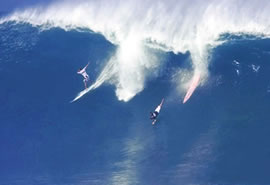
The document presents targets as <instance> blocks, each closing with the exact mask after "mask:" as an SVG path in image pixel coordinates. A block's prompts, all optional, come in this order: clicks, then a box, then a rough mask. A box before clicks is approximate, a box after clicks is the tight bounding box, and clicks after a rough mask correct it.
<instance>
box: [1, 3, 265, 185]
mask: <svg viewBox="0 0 270 185" xmlns="http://www.w3.org/2000/svg"><path fill="white" fill-rule="evenodd" d="M196 2H197V3H202V4H204V3H203V2H200V1H196ZM231 2H238V3H234V4H233V5H228V4H227V3H226V2H225V1H224V2H223V5H228V6H230V7H231V6H236V7H239V6H240V5H241V2H242V3H243V1H231ZM262 2H263V3H265V4H264V5H265V9H264V8H263V10H265V11H266V10H267V5H268V4H267V2H264V1H262ZM262 2H260V3H258V5H256V6H255V5H254V6H253V7H250V10H248V12H249V11H252V12H255V14H256V11H255V10H257V8H258V7H260V8H262V4H263V3H262ZM102 3H103V2H101V5H103V4H102ZM68 4H69V3H68ZM131 4H132V3H131ZM250 4H252V5H253V3H252V2H251V1H248V2H247V5H245V6H244V7H243V10H242V11H241V12H242V13H243V12H245V10H246V9H245V8H248V7H249V6H251V5H250ZM60 5H62V4H61V3H60ZM60 5H59V6H58V7H62V6H60ZM126 5H127V6H128V4H126ZM132 5H133V4H132ZM214 5H215V3H214V4H212V5H211V6H210V5H209V7H208V8H206V10H208V11H207V12H210V10H213V9H211V7H212V6H214ZM81 6H82V5H81ZM89 6H90V5H89ZM149 6H150V5H149ZM52 7H53V5H51V7H49V8H48V9H47V10H46V11H45V13H42V12H41V15H39V16H40V19H36V18H37V17H35V16H36V14H37V13H35V11H34V10H35V9H32V10H29V9H28V10H25V11H24V12H23V13H22V12H16V13H14V14H11V15H10V16H9V17H5V18H4V19H2V20H4V21H2V23H1V24H0V83H1V91H0V103H1V107H0V111H1V114H0V120H1V124H0V142H1V145H0V149H1V151H3V152H1V153H0V162H1V164H2V165H1V167H0V171H2V173H1V174H0V181H1V183H2V184H11V185H13V184H14V185H15V184H59V185H62V184H83V185H84V184H172V185H174V184H269V183H270V180H269V177H268V174H267V172H268V171H269V170H270V169H269V165H268V163H269V150H268V147H267V146H268V141H269V133H268V131H269V124H268V120H269V114H268V110H269V108H270V107H269V105H270V100H269V92H270V84H269V77H270V76H269V68H270V65H269V59H270V50H269V46H270V45H269V44H270V41H269V39H268V36H267V34H268V33H267V29H266V28H267V24H265V25H261V27H259V28H258V30H256V29H257V28H256V27H253V24H251V25H249V26H247V27H248V28H246V29H240V28H239V29H237V31H236V32H234V31H228V32H225V33H223V32H222V34H221V33H218V36H217V37H215V39H214V40H215V43H214V44H212V45H210V46H209V45H208V44H206V45H205V47H206V49H207V52H206V55H205V53H204V52H205V51H204V50H196V52H198V53H197V54H199V55H198V56H207V57H206V60H203V61H204V62H206V63H204V62H203V63H204V64H207V65H206V66H204V67H202V68H201V67H200V68H196V67H194V66H196V65H195V64H194V63H192V61H194V56H197V55H196V54H195V55H194V50H193V52H192V51H190V50H191V49H183V50H182V49H179V48H178V49H176V48H177V47H174V46H173V44H168V43H166V42H160V41H159V40H158V39H156V40H155V39H149V38H148V39H146V40H143V41H142V42H141V40H140V39H141V37H140V36H138V37H136V36H135V37H134V38H133V37H127V38H126V37H124V36H123V40H121V39H120V40H118V39H119V37H120V38H121V36H119V35H117V34H116V33H115V34H116V35H114V34H112V35H110V34H111V33H110V34H109V35H110V36H108V35H107V34H105V32H101V31H100V30H95V29H94V28H93V27H92V26H90V25H89V26H84V25H77V24H74V26H72V24H70V22H68V24H66V22H65V20H68V18H67V19H66V16H62V17H61V19H60V18H59V20H57V21H59V22H57V21H56V22H54V21H55V20H54V18H52V17H50V16H48V15H50V14H48V12H49V13H50V12H52V14H53V13H56V12H55V11H53V10H52ZM90 7H91V6H90ZM120 7H121V6H120ZM161 7H162V6H161ZM186 7H189V4H186ZM225 7H226V6H225ZM62 8H63V9H62V12H63V11H64V10H65V6H64V7H62ZM108 8H110V7H108ZM147 8H148V7H146V9H147ZM220 8H221V9H222V7H221V6H220ZM150 9H151V8H150ZM161 9H162V8H161ZM191 9H192V8H191ZM225 9H226V8H225ZM60 10H61V9H60ZM79 10H80V9H79ZM79 10H78V12H80V11H79ZM219 10H220V9H219ZM224 11H225V10H224ZM29 12H30V14H29ZM60 12H61V11H60ZM149 14H150V13H149ZM261 14H262V15H266V13H265V12H264V11H262V12H261ZM45 15H47V16H48V17H49V18H50V19H49V18H48V17H47V19H46V18H44V17H43V16H45ZM56 15H59V14H56ZM63 15H66V14H63ZM71 15H75V14H72V13H71ZM150 15H151V14H150ZM163 15H164V14H163ZM176 15H178V14H176ZM243 15H245V14H244V13H243ZM247 15H249V14H248V13H247ZM253 15H254V14H253ZM256 15H257V18H258V17H260V13H259V12H257V14H256ZM262 15H261V16H262ZM21 16H22V17H21ZM77 16H78V15H77ZM117 17H118V16H117V15H116V18H117ZM127 17H128V16H127ZM150 17H151V16H150ZM250 17H251V16H250ZM250 17H249V18H250ZM255 17H256V16H255ZM41 18H42V19H41ZM56 18H57V16H56ZM79 18H80V16H79ZM238 18H239V17H238ZM62 19H63V20H62ZM244 19H246V18H244ZM266 19H267V18H265V19H264V20H266ZM34 20H43V21H44V22H35V23H37V24H34ZM61 20H62V21H63V22H61ZM74 20H75V18H74ZM128 20H130V19H128ZM166 20H168V19H166ZM240 20H241V17H240ZM240 20H239V22H240ZM242 20H243V19H242ZM251 20H252V19H251ZM253 21H254V22H256V21H255V18H254V20H253ZM261 21H262V22H263V20H261ZM75 22H76V21H75ZM198 22H199V21H198ZM254 22H253V23H254ZM56 23H57V24H56ZM60 23H61V24H60ZM62 23H63V24H62ZM153 24H154V23H153ZM254 24H255V23H254ZM258 24H259V23H257V24H256V25H257V26H258ZM63 25H64V26H63ZM114 26H115V25H114ZM235 26H237V25H235ZM204 28H205V27H204ZM264 28H265V29H266V30H264ZM254 30H255V31H254ZM189 31H190V30H189ZM238 31H239V32H238ZM131 33H132V32H131ZM156 34H157V35H158V36H160V37H161V38H163V36H162V34H161V35H160V34H158V33H156ZM193 34H194V32H193ZM120 35H121V34H120ZM131 35H132V34H131ZM135 35H136V34H135ZM154 35H155V34H154ZM132 36H133V35H132ZM158 36H156V37H158ZM200 36H203V35H200ZM168 37H169V36H168ZM137 39H138V40H139V41H138V40H137ZM182 39H183V37H182ZM173 40H174V39H173V38H172V43H174V42H175V41H173ZM195 40H196V39H195ZM212 41H213V40H212ZM196 42H199V41H198V40H197V41H196ZM196 42H195V43H196ZM133 43H134V45H135V46H133V45H132V44H133ZM180 43H181V42H180V40H179V42H177V45H178V44H180ZM206 43H209V42H206ZM180 48H181V46H180ZM209 49H210V51H211V52H209ZM125 54H127V55H125ZM200 54H202V55H200ZM148 57H150V58H152V59H151V60H150V61H147V62H145V59H148ZM142 58H143V59H144V60H141V59H142ZM195 58H196V57H195ZM195 60H196V59H195ZM88 61H90V66H89V69H88V72H89V75H90V79H91V82H92V83H94V82H95V79H98V78H99V77H100V74H102V72H103V71H104V69H106V67H107V66H108V64H109V63H110V62H112V63H113V64H114V65H115V66H117V67H118V68H119V71H113V70H112V71H109V73H110V74H112V75H111V76H109V77H108V78H107V79H106V81H104V83H103V84H102V85H100V86H99V88H96V89H95V90H94V91H92V92H91V93H89V94H87V95H86V96H84V97H83V99H81V101H78V102H76V103H73V104H70V103H69V101H70V100H71V99H72V98H74V96H75V95H76V94H77V92H79V91H80V90H81V89H83V82H82V79H81V78H80V76H78V75H77V74H76V71H77V69H78V68H79V67H82V66H84V65H85V64H86V63H87V62H88ZM131 61H132V62H133V63H129V62H131ZM200 61H201V60H200ZM198 66H200V65H198ZM194 69H202V71H203V70H207V72H206V73H207V80H205V81H204V83H201V84H203V86H200V87H199V88H198V89H197V91H195V93H194V95H193V96H192V98H191V99H190V100H189V102H187V104H185V105H183V104H182V103H181V99H182V98H183V95H184V93H183V86H185V88H184V89H186V88H187V87H188V82H189V79H191V78H192V75H193V73H194ZM111 72H112V73H111ZM202 73H203V72H202ZM129 76H130V77H129ZM131 77H135V78H136V79H135V80H134V79H130V78H131ZM121 80H123V81H121ZM185 83H187V85H186V84H185ZM186 86H187V87H186ZM123 92H124V94H125V95H130V94H129V93H131V92H132V93H133V96H129V98H127V99H125V97H126V96H124V95H123V94H122V95H121V93H123ZM179 92H180V94H179ZM115 94H116V95H117V96H115ZM135 95H136V96H135ZM116 97H117V98H116ZM163 97H165V104H164V107H163V109H162V112H161V114H160V117H159V120H158V122H157V125H156V127H152V125H151V123H150V122H149V120H148V113H149V111H151V110H152V109H154V108H155V106H156V104H157V103H159V102H160V100H161V98H163ZM119 99H122V100H127V101H128V102H121V101H118V100H119Z"/></svg>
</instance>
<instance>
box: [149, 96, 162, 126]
mask: <svg viewBox="0 0 270 185" xmlns="http://www.w3.org/2000/svg"><path fill="white" fill-rule="evenodd" d="M163 102H164V98H163V99H162V100H161V103H160V104H159V105H158V106H157V108H156V109H155V111H154V112H150V119H151V120H152V125H154V124H155V123H156V121H157V117H158V115H159V112H160V109H161V107H162V105H163Z"/></svg>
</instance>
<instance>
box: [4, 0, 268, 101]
mask: <svg viewBox="0 0 270 185" xmlns="http://www.w3.org/2000/svg"><path fill="white" fill-rule="evenodd" d="M269 10H270V2H269V1H267V0H261V1H259V2H255V1H252V0H245V1H244V0H221V1H216V0H210V1H204V0H194V1H192V2H190V1H188V0H182V1H176V0H169V1H162V0H158V1H151V0H139V1H132V0H127V1H121V0H114V1H107V0H101V1H91V0H89V1H87V0H80V1H76V2H74V1H69V0H66V1H57V2H53V3H50V4H48V5H46V6H45V5H43V6H33V7H29V8H26V9H21V10H20V9H18V10H16V11H14V12H13V13H10V14H9V15H8V16H5V17H3V18H2V19H1V21H0V23H4V22H8V21H15V22H27V23H30V24H32V25H34V26H37V27H39V29H40V30H47V29H51V28H53V27H60V28H63V29H65V30H72V29H76V30H78V31H81V30H82V29H87V30H89V31H93V32H96V33H99V34H102V35H103V36H104V37H105V38H106V39H107V40H108V41H110V42H111V43H112V44H114V45H116V46H117V50H116V52H115V53H114V54H112V56H111V58H110V59H109V60H108V64H107V66H105V67H104V71H103V72H101V74H100V76H99V77H98V78H97V82H96V83H95V84H94V85H93V86H92V87H91V88H90V90H91V89H95V88H97V87H99V86H100V85H101V84H103V83H105V82H107V83H110V84H112V85H114V86H115V88H116V90H115V93H116V96H117V97H118V99H119V100H123V101H128V100H130V99H131V98H133V97H134V96H135V95H136V94H138V93H140V92H141V91H142V90H143V89H144V88H145V85H146V83H147V81H148V80H149V79H153V78H156V77H157V76H158V75H157V73H158V70H159V68H161V67H162V65H163V62H164V61H163V60H161V59H160V58H159V57H158V56H157V55H155V52H153V50H151V48H152V49H156V50H162V51H166V52H174V53H187V52H188V53H189V54H190V61H191V62H192V69H191V70H188V71H185V72H182V73H180V74H179V75H178V84H179V85H178V86H179V88H178V91H179V94H180V95H181V96H182V97H183V94H185V93H186V91H187V90H188V89H189V86H190V84H192V79H196V80H197V81H198V83H197V84H196V86H197V85H201V86H202V85H203V84H204V83H205V82H206V81H207V79H208V76H209V72H208V66H209V59H210V58H211V52H212V49H213V48H215V47H217V46H218V45H220V44H222V43H224V42H226V40H222V39H220V37H221V36H222V35H223V34H227V33H228V34H235V35H242V34H246V35H254V36H257V37H269V35H270V27H269V26H270V18H269V17H270V16H269ZM89 52H91V51H89ZM108 69H111V70H108ZM179 70H180V69H179ZM187 76H188V77H189V78H187ZM198 78H200V79H199V80H198ZM195 88H196V87H190V90H189V92H188V93H187V94H189V95H190V96H191V95H192V93H193V91H194V90H195ZM90 90H89V89H88V91H90ZM81 95H82V94H79V96H80V97H81ZM77 98H78V97H77ZM77 98H75V99H77Z"/></svg>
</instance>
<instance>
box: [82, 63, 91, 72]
mask: <svg viewBox="0 0 270 185" xmlns="http://www.w3.org/2000/svg"><path fill="white" fill-rule="evenodd" d="M89 63H90V62H88V64H87V65H86V66H85V67H84V68H83V69H84V70H86V68H87V67H88V65H89Z"/></svg>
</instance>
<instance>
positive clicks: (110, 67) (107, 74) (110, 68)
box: [70, 60, 115, 103]
mask: <svg viewBox="0 0 270 185" xmlns="http://www.w3.org/2000/svg"><path fill="white" fill-rule="evenodd" d="M114 74H115V73H114V61H113V60H110V61H109V62H108V63H107V65H106V66H105V68H104V69H103V71H102V72H101V73H100V75H99V76H98V78H97V80H96V81H95V83H93V84H92V85H91V86H90V87H88V88H86V89H85V90H83V91H81V92H80V93H79V94H78V95H77V96H76V97H75V98H74V99H73V100H72V101H70V103H73V102H75V101H77V100H78V99H80V98H81V97H83V96H84V95H85V94H86V93H88V92H90V91H92V90H94V89H96V88H98V87H99V86H101V85H102V84H103V83H104V82H105V81H108V80H109V79H110V78H112V77H113V75H114Z"/></svg>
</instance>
